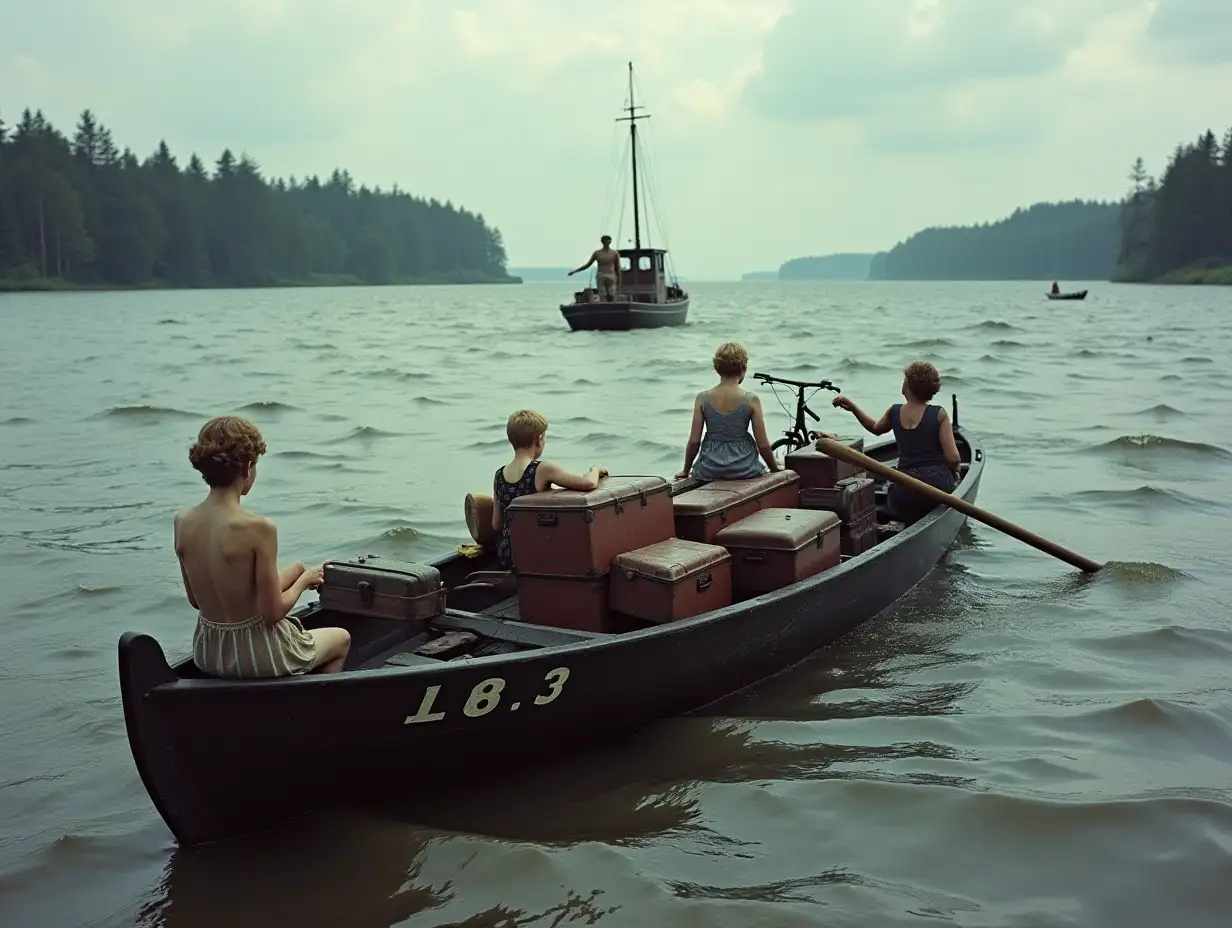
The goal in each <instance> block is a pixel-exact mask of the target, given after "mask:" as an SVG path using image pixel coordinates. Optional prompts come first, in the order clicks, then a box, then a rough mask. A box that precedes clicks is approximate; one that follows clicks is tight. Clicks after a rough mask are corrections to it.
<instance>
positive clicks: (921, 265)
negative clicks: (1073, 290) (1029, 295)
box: [868, 200, 1120, 281]
mask: <svg viewBox="0 0 1232 928" xmlns="http://www.w3.org/2000/svg"><path fill="white" fill-rule="evenodd" d="M1119 221H1120V206H1119V204H1116V203H1097V202H1086V201H1082V200H1073V201H1070V202H1067V203H1036V204H1034V205H1033V206H1030V207H1027V208H1026V209H1016V210H1014V212H1013V214H1011V215H1010V216H1008V217H1006V218H1004V219H1000V220H998V221H996V222H991V223H989V222H985V223H980V224H979V225H973V226H948V227H932V228H928V229H923V230H921V231H919V232H916V233H915V234H914V235H912V236H910V237H909V238H908V239H907V240H906V241H903V242H899V243H898V244H897V245H895V246H894V247H893V248H891V249H890V250H889V251H885V252H880V253H878V254H877V255H875V256H874V257H873V261H872V264H871V266H870V268H869V275H868V276H869V279H870V280H1044V281H1051V280H1108V279H1109V278H1110V277H1111V276H1112V272H1113V270H1114V269H1115V268H1116V258H1117V245H1118V241H1119V234H1120V226H1119Z"/></svg>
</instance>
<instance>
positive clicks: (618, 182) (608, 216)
mask: <svg viewBox="0 0 1232 928" xmlns="http://www.w3.org/2000/svg"><path fill="white" fill-rule="evenodd" d="M628 160H629V155H628V152H626V153H625V154H624V156H623V157H622V158H621V159H620V167H619V172H618V173H617V174H614V175H613V176H612V182H611V187H612V189H613V190H614V189H615V188H616V187H617V186H619V187H620V191H619V202H620V203H622V204H623V202H624V196H625V189H626V188H627V186H628V183H629V179H628V178H627V177H625V176H624V170H625V164H626V163H627V162H628ZM616 202H618V201H617V200H616V199H614V198H610V197H609V199H608V201H607V204H608V205H607V212H606V213H605V214H604V216H603V223H602V225H603V226H604V227H606V226H607V224H608V223H609V222H611V220H612V211H613V209H614V208H615V205H616ZM622 208H623V205H622ZM599 234H600V235H602V234H605V233H604V232H602V231H600V233H599ZM607 234H610V233H607ZM617 241H619V239H617Z"/></svg>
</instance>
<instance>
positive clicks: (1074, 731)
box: [0, 283, 1232, 928]
mask: <svg viewBox="0 0 1232 928" xmlns="http://www.w3.org/2000/svg"><path fill="white" fill-rule="evenodd" d="M692 289H693V290H694V292H695V303H694V310H693V313H692V316H693V318H692V320H691V323H690V325H689V326H687V327H685V328H684V329H680V330H673V331H666V330H664V331H659V332H634V333H622V334H616V335H610V334H604V333H577V334H571V333H569V332H567V330H565V328H564V327H563V326H562V325H561V324H560V320H559V318H558V314H556V311H555V308H554V307H555V304H556V302H558V297H559V293H557V292H556V291H555V290H554V289H553V288H552V287H550V286H532V285H527V286H523V287H520V288H482V287H479V288H408V289H399V288H391V289H384V290H380V291H365V290H359V289H348V290H319V291H293V292H271V293H268V294H263V295H262V297H261V299H260V300H259V301H257V302H254V301H253V300H252V299H251V296H250V295H245V294H236V293H212V292H206V293H177V294H143V293H136V294H100V295H55V294H53V295H41V296H39V297H29V298H28V297H22V296H18V297H11V298H6V299H4V300H3V301H0V326H3V328H4V331H5V333H6V335H5V338H4V339H3V340H0V396H3V397H4V403H3V408H0V446H2V447H3V448H4V454H3V455H0V583H2V584H3V586H4V588H5V589H6V591H8V593H9V599H8V608H7V609H5V610H3V611H0V634H3V636H4V643H5V651H4V655H5V656H4V657H3V658H0V699H3V701H4V703H3V704H4V706H5V708H6V711H5V714H4V716H3V717H2V718H0V746H2V747H3V751H2V752H0V822H2V823H3V824H0V924H3V925H5V926H6V928H7V926H8V925H10V924H12V925H18V926H25V925H40V926H41V925H57V926H60V925H64V926H70V928H71V926H77V925H90V926H113V925H114V926H121V925H123V926H128V925H133V924H137V925H141V926H150V928H152V926H195V925H210V926H216V925H219V924H223V925H227V924H234V925H236V926H246V925H275V924H288V925H306V926H311V925H322V926H332V925H357V926H386V925H412V926H436V925H465V926H502V928H506V926H514V925H519V926H521V925H525V926H531V925H533V926H549V925H551V926H560V925H566V924H603V925H634V926H639V925H643V924H646V925H663V926H674V925H688V926H693V925H718V926H739V928H746V926H751V925H773V926H775V928H778V926H786V928H791V926H796V925H800V926H804V925H809V926H813V925H818V924H825V925H878V926H891V925H906V924H919V923H920V922H921V921H922V920H928V921H929V922H933V923H938V924H962V925H972V926H974V925H980V926H1035V925H1049V926H1053V925H1059V926H1065V925H1074V926H1082V928H1094V926H1100V928H1102V926H1109V928H1114V926H1115V928H1123V926H1126V925H1139V924H1183V925H1185V926H1187V928H1188V926H1206V925H1224V924H1226V921H1227V919H1226V912H1227V911H1228V910H1229V907H1230V906H1232V890H1229V889H1228V888H1227V887H1228V883H1227V880H1226V872H1225V871H1226V861H1227V850H1226V849H1227V848H1228V847H1229V846H1232V802H1230V801H1229V800H1230V798H1232V797H1230V796H1229V791H1230V789H1232V788H1230V787H1229V785H1228V777H1227V769H1228V765H1229V764H1230V763H1232V685H1230V684H1229V683H1228V674H1227V667H1228V661H1229V658H1230V656H1232V619H1230V616H1232V580H1229V576H1230V572H1229V570H1228V568H1229V566H1230V563H1229V562H1230V561H1232V555H1230V554H1229V548H1228V546H1227V544H1226V538H1227V529H1228V518H1229V513H1230V512H1232V479H1230V478H1232V441H1229V439H1228V438H1227V436H1228V435H1232V411H1229V410H1228V407H1227V405H1226V403H1225V402H1224V397H1225V396H1226V393H1227V389H1228V388H1229V386H1232V378H1230V375H1229V374H1228V371H1229V369H1230V366H1229V361H1232V318H1230V317H1229V316H1228V315H1227V313H1226V311H1225V310H1226V306H1224V304H1223V302H1221V300H1223V301H1224V302H1226V299H1225V297H1226V295H1221V294H1218V293H1215V292H1213V290H1207V291H1198V290H1168V289H1167V288H1149V287H1147V288H1134V287H1115V286H1110V285H1099V286H1098V288H1095V289H1093V290H1092V298H1091V300H1089V301H1088V302H1087V303H1085V304H1082V305H1081V306H1078V307H1066V308H1065V309H1064V311H1060V310H1058V309H1057V308H1056V307H1055V306H1050V305H1043V303H1042V301H1041V300H1040V299H1039V297H1038V292H1037V291H1038V288H1037V287H1035V286H1033V285H1019V284H919V285H915V284H894V283H885V284H881V283H877V284H872V283H869V284H839V283H827V284H817V285H810V284H796V285H786V284H784V285H778V286H769V287H762V286H759V287H757V288H750V287H745V286H737V285H704V284H699V285H696V286H695V287H694V288H692ZM496 317H499V318H501V319H503V320H506V323H507V324H503V328H502V332H503V333H504V334H503V336H502V341H501V344H500V347H499V348H497V347H495V346H494V345H493V344H492V342H491V340H490V339H489V338H487V335H486V333H487V332H488V330H489V329H490V325H491V319H493V318H496ZM304 319H313V320H316V322H315V323H314V326H315V327H314V329H313V334H312V335H309V336H302V335H301V336H298V337H294V338H292V339H290V340H289V341H287V340H285V339H284V338H283V336H282V335H281V333H283V332H286V331H300V332H303V331H305V330H304V329H303V328H302V322H303V320H304ZM862 319H876V320H878V322H877V324H876V325H871V326H870V325H864V324H862V323H859V322H858V320H862ZM509 320H513V321H512V322H509ZM784 320H787V322H786V323H784ZM1183 330H1189V333H1190V334H1185V331H1183ZM66 332H72V333H73V335H74V337H73V338H66V337H64V333H66ZM886 332H894V333H898V334H897V335H894V336H893V337H891V338H889V339H887V338H885V337H884V333H886ZM1194 332H1200V333H1201V336H1202V337H1201V346H1200V347H1199V348H1195V342H1194V340H1193V334H1192V333H1194ZM237 333H239V335H238V336H237ZM237 338H238V340H237ZM729 338H737V339H739V340H741V341H743V342H744V343H745V344H746V345H747V346H748V347H749V349H750V352H751V355H752V365H753V368H752V369H754V370H761V371H767V372H770V373H774V374H778V375H780V376H787V377H791V376H801V377H831V378H834V379H835V380H836V381H837V382H839V383H840V384H841V385H842V388H843V390H844V392H845V393H847V394H849V395H851V396H853V397H855V398H856V399H857V400H858V401H859V402H861V404H863V405H865V406H866V408H869V409H870V410H874V409H877V408H878V406H879V405H883V406H884V405H888V404H889V403H890V402H892V401H893V400H894V399H895V397H896V394H897V390H898V386H899V383H900V382H901V370H902V367H903V365H904V364H905V363H907V362H908V361H910V360H914V359H915V358H916V357H925V358H927V359H929V360H932V361H934V363H936V364H937V365H938V366H939V368H940V369H941V372H942V375H943V378H944V381H945V383H944V385H943V390H942V395H941V400H942V401H944V402H945V404H946V405H947V407H948V405H949V394H950V393H952V392H957V393H959V396H960V422H961V423H962V424H964V425H967V426H970V427H972V428H974V429H975V430H977V432H978V433H979V435H980V437H981V438H982V439H983V441H984V442H985V445H986V447H987V452H988V469H987V471H986V472H985V477H984V479H983V482H982V484H981V488H980V499H979V502H980V504H981V505H982V506H984V507H986V508H988V509H990V510H992V511H993V512H996V513H998V514H1000V515H1003V516H1005V517H1007V518H1010V519H1012V520H1013V521H1014V522H1017V523H1019V524H1021V525H1023V526H1024V527H1026V528H1028V529H1030V530H1032V531H1035V532H1038V533H1040V534H1042V535H1044V536H1045V537H1048V538H1051V539H1054V540H1056V541H1058V542H1060V543H1061V544H1064V545H1065V546H1066V547H1070V548H1072V549H1074V550H1076V551H1079V552H1081V553H1083V554H1085V555H1088V556H1090V557H1094V558H1096V559H1099V560H1106V561H1107V562H1108V563H1107V566H1106V567H1105V568H1104V569H1103V570H1102V571H1100V572H1099V573H1098V574H1095V575H1092V576H1087V575H1083V574H1080V573H1078V572H1077V571H1074V570H1073V569H1072V568H1070V567H1068V566H1067V565H1065V564H1063V563H1061V562H1059V561H1056V560H1055V559H1052V558H1050V557H1049V556H1047V555H1045V554H1043V553H1040V552H1038V551H1035V550H1033V549H1031V548H1029V547H1027V546H1025V545H1023V544H1021V543H1020V542H1017V541H1014V540H1012V539H1009V538H1007V537H1006V536H1004V535H1002V534H1000V533H998V532H996V531H994V530H993V529H991V528H989V527H987V526H985V525H982V524H978V523H971V524H969V525H968V526H967V527H966V528H964V530H963V531H962V532H961V533H960V536H959V538H958V541H957V542H956V544H955V545H954V547H953V548H952V550H951V551H950V553H948V554H947V555H946V557H945V558H943V560H942V563H941V564H940V565H939V567H938V569H937V570H936V571H934V572H933V573H932V574H931V575H929V576H928V577H927V578H926V579H925V580H924V581H923V582H922V583H921V584H920V585H919V586H918V587H916V588H915V589H914V590H912V591H911V592H910V593H909V594H908V595H907V596H906V597H904V598H903V599H902V600H901V601H900V602H899V603H897V604H896V605H895V606H894V607H893V608H891V609H889V610H887V611H886V612H885V613H884V614H883V615H881V616H879V617H877V618H876V619H875V620H873V621H871V622H869V623H867V624H866V625H865V626H864V627H862V628H860V629H858V630H857V631H856V632H854V633H853V634H852V635H850V636H848V637H847V638H846V639H844V640H843V641H841V642H839V643H838V644H836V645H835V646H834V647H832V648H830V649H828V650H827V651H825V652H823V653H821V654H819V655H816V656H814V657H812V658H810V659H809V660H807V661H805V662H804V663H802V664H800V665H798V666H796V667H794V668H792V669H791V670H789V671H787V672H785V673H783V674H781V675H779V676H777V677H775V678H772V679H770V680H767V681H764V682H762V683H761V684H759V685H758V686H755V687H753V688H751V689H750V690H748V691H745V692H742V693H739V694H734V695H732V696H730V697H728V698H727V699H724V700H722V701H721V702H718V703H715V704H713V705H710V706H707V707H706V708H705V709H703V710H701V711H699V712H696V713H693V714H691V715H689V716H686V717H683V718H675V719H668V720H665V721H664V722H663V723H662V724H660V725H657V726H654V727H652V728H650V729H648V730H646V731H644V732H641V733H638V734H636V735H635V736H632V737H630V738H627V739H624V740H621V741H620V742H618V743H613V744H610V745H607V746H605V747H604V748H602V749H598V750H592V751H591V752H589V753H584V754H578V755H575V756H570V757H565V758H560V759H558V760H557V761H555V762H553V763H550V764H545V765H542V766H538V767H535V768H532V769H529V770H519V771H511V770H502V769H495V770H492V771H491V772H490V776H489V784H488V788H487V789H485V790H484V791H483V792H482V793H481V794H474V793H470V794H468V793H467V792H465V791H463V790H462V789H460V788H454V787H453V786H452V784H450V783H440V784H438V785H437V786H435V787H434V788H432V789H426V790H421V791H419V792H417V793H414V794H410V793H408V794H402V795H399V794H398V792H397V784H396V783H390V782H388V781H387V778H385V777H384V776H383V773H382V771H380V770H372V771H360V772H357V774H356V780H355V782H345V783H338V784H336V787H335V791H334V794H333V795H332V796H331V797H330V798H332V799H338V800H340V803H338V804H333V805H328V806H325V807H323V808H322V809H321V810H319V811H317V812H315V813H312V814H309V815H306V816H304V817H302V818H300V819H298V820H296V821H294V822H290V823H288V824H286V825H285V826H283V827H281V828H279V829H276V830H274V831H272V832H270V833H268V834H264V835H258V836H253V837H251V838H248V839H243V840H240V841H236V842H229V843H226V844H223V845H218V846H215V847H205V848H197V849H193V850H177V849H176V848H175V845H174V842H173V841H172V840H171V839H170V836H169V835H168V833H167V831H166V828H165V826H163V824H162V823H161V821H160V820H159V819H158V818H157V816H156V814H155V813H154V810H153V808H152V806H151V803H150V801H149V798H148V797H147V796H146V794H145V792H144V790H143V789H142V787H141V785H140V782H139V780H138V779H137V776H136V772H135V770H134V769H133V765H132V760H131V756H130V755H129V753H128V748H127V744H126V741H125V733H124V725H123V720H122V716H121V713H120V706H119V698H118V693H117V691H116V678H115V642H116V639H117V637H118V636H119V634H120V632H121V631H123V630H125V629H128V628H132V629H137V630H142V631H147V632H150V633H152V634H154V635H156V636H157V637H158V638H159V639H160V640H161V641H163V642H164V644H165V645H166V647H167V649H168V651H169V653H172V654H177V653H181V652H183V651H184V650H185V649H186V648H187V644H188V640H189V636H190V634H191V623H192V614H191V609H190V607H189V606H188V604H187V603H186V602H185V600H184V596H183V592H182V590H181V589H180V586H179V576H178V570H177V568H176V564H175V560H174V557H173V556H172V555H171V554H170V550H169V547H168V544H169V535H170V524H171V523H170V520H171V516H172V514H173V513H174V512H175V511H176V509H177V508H179V507H181V506H183V505H185V504H186V503H189V502H192V501H193V500H194V499H195V498H196V497H197V496H198V495H199V494H201V493H202V491H203V486H202V484H201V482H200V480H199V479H198V478H197V476H196V475H195V474H194V473H193V472H192V471H191V470H190V468H189V467H188V463H187V448H188V445H189V444H190V443H191V440H192V438H193V435H194V433H195V430H196V428H197V427H198V424H199V423H200V422H201V421H202V420H203V419H204V418H205V417H206V416H207V415H211V414H214V413H218V412H224V411H235V412H240V413H241V414H245V415H249V416H251V417H252V418H254V419H255V420H256V421H257V422H258V423H259V424H260V425H261V427H262V429H263V430H264V431H265V434H266V438H267V443H268V445H269V449H270V450H269V454H268V455H267V456H266V457H265V458H264V459H263V461H262V463H261V467H260V477H259V480H258V483H257V486H256V488H255V489H254V492H253V494H252V495H251V496H250V497H249V503H250V505H251V506H252V507H253V508H254V509H255V510H257V511H259V512H262V513H265V514H268V515H270V516H272V517H273V518H274V519H275V520H276V521H277V522H278V524H279V530H280V543H281V549H282V555H281V556H282V557H283V559H284V560H291V559H297V560H304V561H309V560H317V561H319V560H322V559H324V558H326V557H337V556H352V555H355V554H361V553H376V554H381V555H384V556H387V557H397V558H402V559H421V560H422V559H427V558H430V557H434V556H436V555H438V554H440V553H443V552H445V551H448V550H451V549H452V548H453V547H454V546H456V545H457V544H458V543H460V542H462V541H465V540H466V538H465V528H464V525H463V522H462V505H461V501H462V498H463V496H464V495H465V494H466V493H467V492H469V491H473V490H476V489H484V488H486V487H488V486H490V484H491V479H492V473H493V471H494V470H495V468H496V467H497V466H498V465H499V464H500V463H502V461H503V459H504V456H505V454H506V442H505V440H504V438H503V423H504V420H505V418H506V416H507V415H508V413H509V412H510V411H511V410H512V409H513V408H515V407H519V406H529V407H532V408H536V409H539V410H541V411H543V412H544V413H546V414H547V416H548V418H549V421H550V423H551V429H550V433H549V436H550V437H549V443H548V451H547V455H548V457H550V458H552V459H554V460H559V461H560V462H562V463H566V464H567V465H569V466H575V467H584V466H585V465H587V464H591V463H598V464H603V465H606V466H609V467H611V468H612V469H613V471H614V472H617V473H621V472H624V473H662V474H670V473H673V472H674V471H675V470H676V469H677V468H678V467H679V459H680V455H681V446H682V445H683V442H684V439H685V438H686V437H687V432H688V409H689V404H690V402H691V399H692V396H693V395H694V394H695V393H696V391H697V390H699V389H702V388H704V387H706V386H707V385H708V384H709V383H710V381H711V379H712V377H713V374H712V371H711V369H710V364H709V359H710V356H711V353H712V351H713V348H714V345H716V344H718V343H719V342H721V341H725V340H727V339H729ZM1161 390H1162V391H1163V392H1161ZM757 391H758V392H759V394H760V395H762V398H763V402H764V404H765V407H766V409H767V411H768V412H767V415H768V417H769V419H770V420H771V421H770V423H769V426H770V429H771V430H772V431H775V432H777V431H778V430H780V429H781V428H784V427H785V426H786V425H787V421H786V415H785V414H784V413H782V412H781V411H780V409H779V403H778V402H776V400H781V401H782V402H784V403H789V402H790V400H791V399H792V397H791V396H790V395H789V394H788V393H787V392H786V391H783V390H781V389H780V390H779V392H778V394H775V393H774V392H773V391H771V390H770V389H768V388H762V387H760V386H758V387H757ZM822 415H823V419H825V420H826V421H825V422H824V423H823V425H824V426H826V427H827V428H829V429H838V430H844V429H848V428H849V426H850V420H849V419H846V418H844V417H843V416H841V414H839V413H837V412H835V411H832V410H829V409H828V408H825V409H824V411H823V412H822ZM817 608H818V610H819V613H824V610H825V603H824V602H819V603H818V606H817ZM638 673H639V669H638V668H631V669H630V674H631V682H632V683H634V684H635V685H640V686H651V687H653V686H663V685H668V684H667V682H665V681H663V680H659V679H655V678H653V677H646V678H642V677H639V676H637V674H638ZM613 711H619V707H613ZM378 787H379V788H380V789H379V791H378V789H377V788H378ZM253 788H254V789H271V790H273V789H277V788H278V784H277V783H269V784H264V783H254V784H253ZM378 792H379V793H380V794H381V798H377V796H378ZM390 792H392V793H393V795H394V797H395V798H389V797H388V794H389V793H390Z"/></svg>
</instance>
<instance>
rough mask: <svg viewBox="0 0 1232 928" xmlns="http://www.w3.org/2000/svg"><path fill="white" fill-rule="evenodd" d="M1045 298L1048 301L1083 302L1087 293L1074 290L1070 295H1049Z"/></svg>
mask: <svg viewBox="0 0 1232 928" xmlns="http://www.w3.org/2000/svg"><path fill="white" fill-rule="evenodd" d="M1047 296H1048V299H1050V300H1085V299H1086V298H1087V291H1085V290H1075V291H1074V292H1072V293H1049V294H1047Z"/></svg>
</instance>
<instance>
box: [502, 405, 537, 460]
mask: <svg viewBox="0 0 1232 928" xmlns="http://www.w3.org/2000/svg"><path fill="white" fill-rule="evenodd" d="M547 430H548V420H547V419H546V418H544V416H543V415H542V414H540V413H537V412H535V411H534V410H533V409H519V410H518V411H517V412H515V413H513V414H512V415H511V416H510V417H509V421H508V422H507V423H505V437H506V438H508V439H509V444H511V445H513V450H514V451H519V450H521V449H523V448H529V447H530V446H531V445H533V444H534V443H535V442H536V441H537V440H538V438H539V436H540V435H542V434H544V433H545V432H546V431H547Z"/></svg>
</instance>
